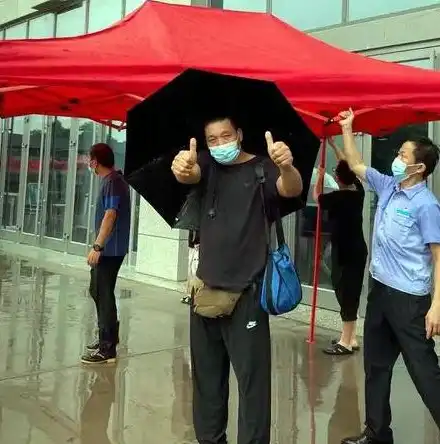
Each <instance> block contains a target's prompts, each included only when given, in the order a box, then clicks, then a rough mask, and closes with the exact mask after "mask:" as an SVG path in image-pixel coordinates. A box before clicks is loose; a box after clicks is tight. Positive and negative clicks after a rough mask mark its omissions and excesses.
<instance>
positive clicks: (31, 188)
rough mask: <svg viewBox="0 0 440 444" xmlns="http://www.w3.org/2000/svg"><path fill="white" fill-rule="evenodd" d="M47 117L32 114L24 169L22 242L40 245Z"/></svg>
mask: <svg viewBox="0 0 440 444" xmlns="http://www.w3.org/2000/svg"><path fill="white" fill-rule="evenodd" d="M46 120H47V119H46V118H45V117H43V116H30V117H29V119H28V121H29V139H28V143H27V149H26V165H25V168H24V171H23V176H24V180H23V190H24V191H23V198H24V199H23V203H22V219H23V223H22V229H21V233H20V242H23V243H27V244H31V245H38V244H39V240H40V235H41V219H42V210H43V193H42V188H43V163H44V162H43V160H44V156H43V154H44V146H45V141H46Z"/></svg>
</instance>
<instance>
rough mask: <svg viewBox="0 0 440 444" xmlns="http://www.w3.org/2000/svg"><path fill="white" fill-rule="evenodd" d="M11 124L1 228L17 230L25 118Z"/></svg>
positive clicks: (16, 119) (13, 120)
mask: <svg viewBox="0 0 440 444" xmlns="http://www.w3.org/2000/svg"><path fill="white" fill-rule="evenodd" d="M9 124H10V127H9V128H10V133H9V137H8V138H7V145H6V154H7V160H6V177H5V189H4V196H3V197H4V200H3V220H2V221H1V222H2V223H1V227H2V228H9V229H15V228H16V226H17V210H18V198H19V195H18V192H19V186H20V165H21V156H22V143H23V134H24V118H23V117H16V118H15V119H11V121H10V122H9Z"/></svg>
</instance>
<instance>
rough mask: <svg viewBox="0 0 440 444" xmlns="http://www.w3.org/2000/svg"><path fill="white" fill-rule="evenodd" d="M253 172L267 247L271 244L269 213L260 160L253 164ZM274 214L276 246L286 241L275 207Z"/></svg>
mask: <svg viewBox="0 0 440 444" xmlns="http://www.w3.org/2000/svg"><path fill="white" fill-rule="evenodd" d="M255 174H256V176H257V180H258V183H259V188H260V196H261V201H262V203H263V213H264V224H265V231H266V242H267V245H268V247H269V248H271V245H272V239H271V229H270V226H269V217H268V216H269V214H268V211H267V202H266V199H265V197H264V184H265V183H266V176H265V174H264V166H263V163H262V162H260V163H258V164H257V165H256V166H255ZM274 215H275V221H274V222H275V231H276V233H277V242H278V247H281V245H284V244H285V243H286V241H285V237H284V229H283V223H282V221H281V217H280V212H279V209H278V208H276V209H275V210H274Z"/></svg>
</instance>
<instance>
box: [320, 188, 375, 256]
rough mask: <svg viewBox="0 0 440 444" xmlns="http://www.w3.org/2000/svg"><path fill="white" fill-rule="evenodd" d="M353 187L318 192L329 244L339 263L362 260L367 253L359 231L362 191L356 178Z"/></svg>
mask: <svg viewBox="0 0 440 444" xmlns="http://www.w3.org/2000/svg"><path fill="white" fill-rule="evenodd" d="M354 185H355V186H356V191H355V190H338V191H332V192H331V193H328V194H321V195H320V196H319V203H320V205H321V207H322V209H324V210H327V211H328V217H329V220H330V227H331V242H332V247H333V249H335V250H336V251H337V256H338V260H339V261H340V262H341V263H344V262H353V261H356V260H358V259H359V260H360V261H363V260H365V256H366V255H367V254H368V251H367V244H366V243H365V240H364V234H363V232H362V209H363V206H364V198H365V191H364V187H363V186H362V184H361V182H360V181H359V180H358V179H356V181H355V183H354Z"/></svg>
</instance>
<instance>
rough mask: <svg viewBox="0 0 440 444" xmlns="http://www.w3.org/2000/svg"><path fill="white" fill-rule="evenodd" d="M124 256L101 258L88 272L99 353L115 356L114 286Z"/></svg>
mask: <svg viewBox="0 0 440 444" xmlns="http://www.w3.org/2000/svg"><path fill="white" fill-rule="evenodd" d="M123 261H124V256H101V258H100V261H99V263H98V265H96V266H95V267H92V268H91V270H90V289H89V290H90V296H91V297H92V298H93V300H94V301H95V305H96V314H97V317H98V328H99V347H100V349H101V351H104V352H106V353H110V354H116V344H117V342H118V313H117V309H116V298H115V286H116V280H117V278H118V273H119V269H120V268H121V265H122V262H123Z"/></svg>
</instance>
